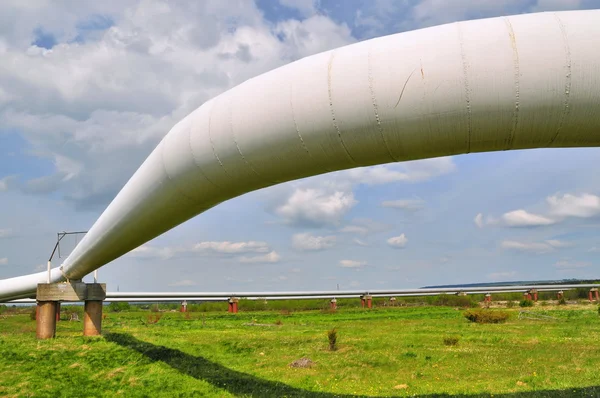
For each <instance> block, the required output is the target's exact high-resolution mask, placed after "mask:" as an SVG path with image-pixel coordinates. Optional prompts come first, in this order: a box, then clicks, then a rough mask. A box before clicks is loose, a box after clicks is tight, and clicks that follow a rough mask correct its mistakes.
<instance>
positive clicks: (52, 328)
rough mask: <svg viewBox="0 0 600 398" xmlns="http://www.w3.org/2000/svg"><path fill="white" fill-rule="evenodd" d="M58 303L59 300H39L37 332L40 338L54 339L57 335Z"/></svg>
mask: <svg viewBox="0 0 600 398" xmlns="http://www.w3.org/2000/svg"><path fill="white" fill-rule="evenodd" d="M57 305H58V302H57V301H38V303H37V325H36V333H35V334H36V337H37V338H38V339H41V340H43V339H52V338H54V336H55V335H56V307H57Z"/></svg>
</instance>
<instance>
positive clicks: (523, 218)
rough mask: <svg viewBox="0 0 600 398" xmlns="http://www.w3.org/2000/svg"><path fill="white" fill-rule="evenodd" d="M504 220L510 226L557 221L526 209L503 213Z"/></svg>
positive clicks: (546, 223)
mask: <svg viewBox="0 0 600 398" xmlns="http://www.w3.org/2000/svg"><path fill="white" fill-rule="evenodd" d="M502 220H503V221H504V223H505V224H506V225H507V226H509V227H539V226H545V225H552V224H554V223H556V221H555V220H553V219H551V218H548V217H544V216H540V215H538V214H532V213H528V212H527V211H525V210H515V211H511V212H508V213H505V214H504V215H502Z"/></svg>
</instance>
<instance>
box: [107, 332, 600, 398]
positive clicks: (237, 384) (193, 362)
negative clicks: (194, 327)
mask: <svg viewBox="0 0 600 398" xmlns="http://www.w3.org/2000/svg"><path fill="white" fill-rule="evenodd" d="M105 338H106V340H107V341H110V342H112V343H115V344H118V345H120V346H122V347H125V348H129V349H131V350H134V351H137V352H139V353H140V354H142V355H144V356H146V357H147V358H149V359H150V360H152V361H160V362H163V363H165V364H167V365H169V366H170V367H172V368H173V369H175V370H177V371H179V372H180V373H183V374H185V375H188V376H191V377H193V378H195V379H198V380H203V381H206V382H208V383H210V384H212V385H213V386H215V387H218V388H221V389H223V390H226V391H228V392H229V393H231V394H234V395H243V396H249V397H290V398H291V397H308V398H333V397H354V398H356V397H366V396H365V395H338V394H332V393H326V392H313V391H306V390H303V389H300V388H296V387H292V386H289V385H287V384H284V383H280V382H277V381H270V380H264V379H260V378H258V377H256V376H253V375H250V374H247V373H242V372H238V371H236V370H232V369H229V368H226V367H225V366H223V365H220V364H218V363H216V362H212V361H209V360H208V359H205V358H203V357H201V356H193V355H190V354H186V353H185V352H182V351H179V350H176V349H173V348H168V347H164V346H156V345H153V344H150V343H147V342H145V341H141V340H138V339H136V338H135V337H133V336H131V335H128V334H123V333H109V334H107V335H106V336H105ZM489 396H491V395H490V394H483V395H448V394H434V395H419V396H418V397H421V398H434V397H464V398H467V397H469V398H473V397H489ZM493 396H494V397H497V398H538V397H539V398H546V397H547V398H558V397H600V386H596V387H587V388H571V389H567V390H547V391H533V392H522V393H512V394H494V395H493Z"/></svg>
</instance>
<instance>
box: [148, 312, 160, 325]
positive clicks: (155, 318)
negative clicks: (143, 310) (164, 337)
mask: <svg viewBox="0 0 600 398" xmlns="http://www.w3.org/2000/svg"><path fill="white" fill-rule="evenodd" d="M160 318H162V314H161V313H158V314H150V315H147V316H146V319H147V323H148V324H149V325H153V324H155V323H158V321H160Z"/></svg>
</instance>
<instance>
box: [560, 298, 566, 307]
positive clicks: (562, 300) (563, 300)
mask: <svg viewBox="0 0 600 398" xmlns="http://www.w3.org/2000/svg"><path fill="white" fill-rule="evenodd" d="M558 305H567V300H565V298H564V297H561V298H560V300H558Z"/></svg>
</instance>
